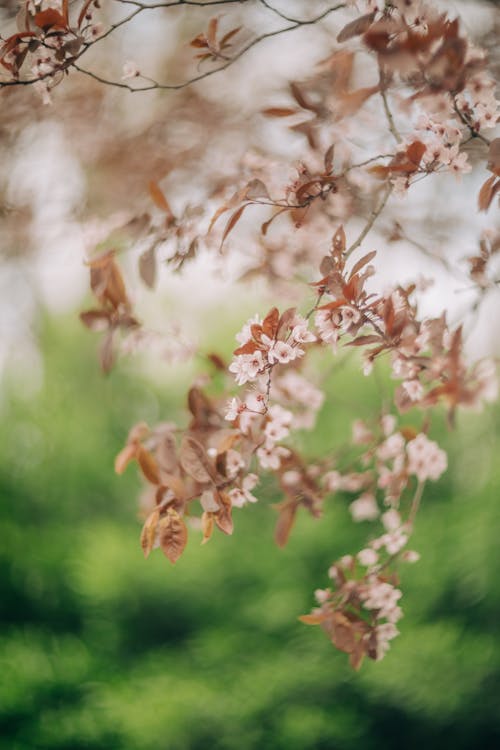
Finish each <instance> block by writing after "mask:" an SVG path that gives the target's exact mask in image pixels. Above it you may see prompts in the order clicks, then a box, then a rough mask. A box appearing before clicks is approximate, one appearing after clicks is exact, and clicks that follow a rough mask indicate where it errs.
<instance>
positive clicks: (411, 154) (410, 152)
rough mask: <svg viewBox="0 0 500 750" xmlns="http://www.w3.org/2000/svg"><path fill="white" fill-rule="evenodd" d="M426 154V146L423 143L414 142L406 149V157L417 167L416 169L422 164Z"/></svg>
mask: <svg viewBox="0 0 500 750" xmlns="http://www.w3.org/2000/svg"><path fill="white" fill-rule="evenodd" d="M424 154H425V144H423V143H422V141H413V143H410V145H409V146H408V148H407V149H406V156H407V157H408V159H409V161H410V162H411V164H413V165H414V166H415V169H416V168H417V167H418V165H419V164H420V161H421V159H422V156H423V155H424Z"/></svg>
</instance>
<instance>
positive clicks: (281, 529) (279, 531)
mask: <svg viewBox="0 0 500 750" xmlns="http://www.w3.org/2000/svg"><path fill="white" fill-rule="evenodd" d="M276 508H277V510H278V511H279V517H278V521H277V523H276V528H275V531H274V540H275V542H276V544H277V545H278V547H284V546H285V545H286V543H287V542H288V537H289V536H290V532H291V530H292V528H293V525H294V523H295V515H296V513H297V503H296V502H295V501H293V502H292V501H289V500H286V501H285V502H284V503H280V504H279V505H277V506H276Z"/></svg>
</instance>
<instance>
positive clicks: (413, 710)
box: [0, 317, 500, 750]
mask: <svg viewBox="0 0 500 750" xmlns="http://www.w3.org/2000/svg"><path fill="white" fill-rule="evenodd" d="M39 334H40V341H41V342H42V343H43V351H44V378H43V385H42V386H41V388H40V390H39V391H38V393H37V394H36V396H29V395H28V396H26V395H25V394H23V393H22V392H20V391H19V389H18V388H17V387H16V382H15V380H14V379H12V380H10V382H9V383H8V384H7V386H6V389H5V392H4V398H3V403H2V433H3V436H4V439H3V440H2V445H1V450H0V488H1V490H0V492H1V496H2V503H1V511H0V512H1V527H2V545H1V551H0V566H1V569H0V570H1V574H0V587H1V588H0V606H1V610H2V631H1V637H0V727H1V730H0V736H1V739H0V747H1V748H2V750H3V748H5V750H31V749H32V748H47V749H48V748H50V749H51V750H56V748H57V749H60V750H63V749H64V750H78V749H79V748H82V749H83V748H93V749H94V748H95V750H110V748H113V749H114V748H117V749H118V748H123V749H124V750H125V749H126V750H132V749H135V748H138V749H140V750H153V749H155V750H156V749H157V748H164V749H165V750H188V749H189V750H195V749H198V748H200V750H201V749H202V748H203V749H205V748H220V749H221V750H222V749H224V750H235V749H236V748H238V750H247V749H248V750H253V749H257V748H283V750H285V749H286V750H290V748H294V749H295V748H296V749H297V750H304V749H305V748H310V749H311V750H313V748H314V749H318V748H325V750H326V749H328V750H330V749H331V748H341V749H342V750H343V749H345V750H350V749H353V750H358V748H363V750H365V749H366V748H368V749H371V748H373V749H375V748H377V749H378V748H380V749H381V748H384V749H387V748H394V749H396V748H398V749H399V748H401V747H405V748H421V747H422V745H425V746H426V747H429V748H436V749H437V748H450V750H451V748H453V749H454V750H456V749H457V748H463V749H464V750H465V749H466V748H477V747H481V748H483V750H486V749H489V748H491V749H492V750H493V748H497V747H498V743H499V740H500V718H499V713H498V702H499V699H500V648H499V645H498V623H499V619H500V575H499V574H500V564H499V563H500V560H499V555H498V529H499V522H500V517H499V516H500V510H499V503H498V494H499V488H500V467H499V464H498V460H497V459H498V454H499V441H498V423H499V417H500V415H499V413H498V410H497V411H494V410H492V411H490V412H488V413H483V414H481V415H474V416H470V415H469V416H468V417H467V418H462V419H460V424H459V429H457V431H456V433H453V434H449V433H448V434H445V432H444V431H443V433H442V434H441V435H440V436H439V438H440V439H441V441H442V442H443V444H445V445H446V446H447V448H448V449H449V450H450V452H451V459H450V462H451V467H450V470H449V471H448V473H447V474H446V475H445V477H444V478H443V479H442V480H441V481H440V482H439V483H438V484H436V485H434V486H432V487H430V488H429V491H428V492H427V493H426V497H425V507H424V508H423V511H422V513H421V514H420V517H419V519H418V524H417V529H416V534H415V541H414V546H415V547H416V548H417V549H418V550H419V551H420V553H421V555H422V559H421V560H420V562H419V563H418V564H417V565H414V566H408V567H407V568H406V569H405V570H404V571H403V589H404V598H403V607H404V611H405V617H404V619H403V620H402V621H401V625H400V630H401V636H400V637H399V638H397V639H396V640H395V641H393V646H392V648H391V651H390V652H389V654H388V655H387V657H386V658H385V659H384V661H382V662H378V663H366V664H364V665H363V667H362V669H361V671H360V673H353V672H352V670H350V668H349V666H348V665H347V662H346V657H345V655H344V654H340V653H338V652H336V651H335V650H334V649H333V647H332V646H331V644H330V643H329V642H328V640H327V639H326V637H325V636H324V634H323V633H322V632H321V631H320V630H319V629H315V628H310V627H306V626H304V625H303V624H301V623H300V622H299V621H298V620H297V617H298V615H300V614H303V613H305V612H308V611H309V609H310V606H311V604H312V591H313V590H314V588H316V587H317V586H318V585H325V584H326V570H327V568H328V566H329V564H330V563H331V561H332V560H333V559H335V558H336V557H337V556H338V555H340V554H343V553H346V552H348V551H350V550H352V549H353V548H357V547H356V545H359V544H360V543H362V539H363V537H364V535H365V534H366V531H367V529H366V526H365V524H361V527H363V528H360V527H359V525H358V526H357V527H354V526H353V524H352V522H351V520H350V515H349V512H348V502H349V499H348V498H347V497H345V498H344V497H342V496H341V495H338V496H336V497H335V499H334V500H331V501H330V502H328V503H327V507H326V511H325V515H324V518H323V519H321V520H320V521H314V520H313V519H311V518H310V517H308V516H306V515H304V516H302V517H300V518H299V521H298V524H297V526H296V528H295V530H294V532H293V534H292V537H291V540H290V542H289V544H288V546H287V547H286V548H285V549H283V550H279V549H278V548H276V547H275V546H274V543H273V540H272V535H273V524H274V521H275V515H276V514H275V511H274V510H273V509H272V508H271V507H270V506H271V504H272V503H273V502H275V501H276V500H277V498H276V496H273V493H272V492H271V491H267V492H266V491H263V492H262V491H261V493H260V494H261V502H260V503H259V504H258V505H257V506H252V507H249V508H246V509H243V510H242V511H240V512H239V513H238V515H237V517H236V524H235V527H236V528H235V533H234V535H233V536H232V537H224V536H223V535H222V534H217V535H216V536H215V537H214V538H213V539H212V540H211V541H210V543H209V544H208V545H206V546H204V547H201V546H200V545H199V543H198V538H197V535H196V534H192V537H191V539H190V543H189V545H188V548H187V550H186V552H185V554H184V556H183V557H182V558H181V560H180V561H179V562H178V563H177V564H176V566H175V567H173V566H171V565H170V563H169V562H168V561H167V560H166V558H164V557H163V555H162V554H161V552H160V551H159V550H157V551H156V552H155V553H154V554H152V556H151V557H150V558H149V560H147V561H145V560H144V559H143V557H142V552H141V550H140V547H139V543H138V535H139V529H140V526H139V523H138V521H137V519H136V514H137V500H136V498H137V494H138V490H139V487H140V481H139V478H138V476H137V475H136V474H135V472H134V470H133V469H129V470H128V472H127V473H126V474H125V475H124V476H123V477H116V476H114V474H113V472H112V464H113V458H114V455H115V454H116V452H117V451H118V450H119V449H120V447H121V445H122V443H123V439H124V435H125V434H126V431H127V429H128V427H129V425H130V424H131V422H132V421H133V420H134V419H135V418H136V416H137V414H140V415H141V417H143V418H144V417H146V418H147V419H150V420H151V421H154V420H155V419H158V418H165V417H169V418H172V416H174V415H176V414H178V413H179V411H180V410H181V409H182V407H183V404H182V395H181V392H180V388H179V385H178V384H175V383H173V384H169V383H168V381H166V382H164V383H163V384H161V385H160V386H152V385H151V381H150V380H145V379H143V378H141V377H140V376H139V375H138V373H137V372H136V371H134V369H133V368H132V366H130V367H128V368H127V367H121V368H120V369H119V371H115V372H113V373H112V374H111V376H110V377H109V378H108V379H104V378H103V377H102V376H101V375H100V374H99V372H98V369H97V367H96V365H95V361H94V356H95V352H94V348H93V342H91V341H90V340H89V337H88V335H87V334H86V332H84V331H80V330H79V329H78V327H77V326H76V324H75V319H74V318H72V317H69V318H66V319H63V320H61V319H57V320H53V319H49V318H44V319H43V320H41V321H40V322H39ZM373 388H374V386H372V391H370V389H369V388H367V381H366V379H364V378H363V376H362V375H360V373H359V370H358V368H356V370H355V371H353V370H352V369H350V368H349V367H346V368H344V369H343V370H340V371H339V372H338V373H337V374H336V376H335V379H334V385H333V384H332V387H331V393H330V396H329V399H328V402H327V405H326V406H325V407H324V409H323V411H322V413H321V417H320V427H319V431H318V433H317V434H316V435H315V437H314V441H316V443H315V444H314V443H313V444H311V446H310V447H311V450H312V451H314V450H315V449H317V448H318V447H320V444H322V447H323V448H324V447H325V446H329V445H331V446H332V447H335V445H337V444H340V443H341V442H342V439H343V438H344V437H345V435H346V434H348V432H349V424H350V420H351V417H352V405H353V403H356V405H357V409H358V412H361V413H362V414H365V415H368V414H369V413H370V412H371V410H372V409H373V407H374V406H375V396H376V393H375V391H374V390H373Z"/></svg>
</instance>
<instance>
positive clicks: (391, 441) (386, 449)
mask: <svg viewBox="0 0 500 750" xmlns="http://www.w3.org/2000/svg"><path fill="white" fill-rule="evenodd" d="M404 447H405V439H404V437H403V436H402V434H401V433H400V432H394V433H393V434H392V435H389V437H388V438H387V439H386V440H384V442H383V443H381V444H380V445H379V447H378V448H377V451H376V453H377V457H378V458H379V459H380V460H381V461H389V459H391V458H396V457H397V456H399V455H400V454H401V453H402V452H403V451H404Z"/></svg>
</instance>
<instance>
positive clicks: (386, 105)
mask: <svg viewBox="0 0 500 750" xmlns="http://www.w3.org/2000/svg"><path fill="white" fill-rule="evenodd" d="M380 96H381V97H382V102H383V105H384V112H385V116H386V118H387V124H388V125H389V130H390V131H391V133H392V136H393V138H394V139H395V141H396V143H401V140H402V139H401V134H400V132H399V130H398V129H397V127H396V123H395V122H394V117H393V115H392V112H391V110H390V107H389V102H388V101H387V92H386V90H385V89H380Z"/></svg>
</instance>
